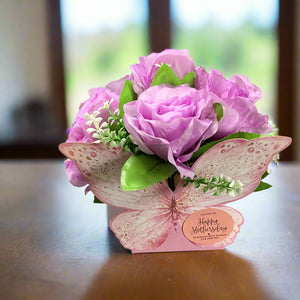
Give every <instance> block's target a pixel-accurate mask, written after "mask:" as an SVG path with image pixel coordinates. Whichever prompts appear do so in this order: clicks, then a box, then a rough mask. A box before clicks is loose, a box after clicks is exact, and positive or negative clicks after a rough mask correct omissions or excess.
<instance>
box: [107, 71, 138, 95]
mask: <svg viewBox="0 0 300 300" xmlns="http://www.w3.org/2000/svg"><path fill="white" fill-rule="evenodd" d="M131 77H132V75H126V76H124V77H122V78H120V79H118V80H115V81H112V82H110V83H108V84H107V85H106V86H105V87H106V88H108V89H110V90H111V91H113V92H115V93H117V94H118V95H120V94H121V92H122V90H123V87H124V84H125V81H126V80H131V79H132V78H131Z"/></svg>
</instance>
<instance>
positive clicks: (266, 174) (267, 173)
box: [261, 171, 270, 179]
mask: <svg viewBox="0 0 300 300" xmlns="http://www.w3.org/2000/svg"><path fill="white" fill-rule="evenodd" d="M268 175H270V173H269V172H268V171H266V172H265V173H264V174H263V176H262V177H261V179H264V178H266V177H267V176H268Z"/></svg>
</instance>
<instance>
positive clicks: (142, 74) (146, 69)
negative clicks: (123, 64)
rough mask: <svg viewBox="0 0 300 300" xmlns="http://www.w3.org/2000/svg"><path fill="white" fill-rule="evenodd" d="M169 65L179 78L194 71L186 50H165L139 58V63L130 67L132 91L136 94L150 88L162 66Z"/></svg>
mask: <svg viewBox="0 0 300 300" xmlns="http://www.w3.org/2000/svg"><path fill="white" fill-rule="evenodd" d="M163 63H164V64H167V65H169V66H170V67H171V68H172V70H173V71H174V72H175V73H176V75H177V76H178V77H179V78H182V77H184V76H185V75H186V74H188V73H190V72H191V71H193V70H194V68H195V64H194V62H193V60H192V59H191V57H190V55H189V52H188V51H187V50H173V49H166V50H164V51H162V52H160V53H151V54H150V55H148V56H143V57H140V63H139V64H135V65H132V66H131V67H130V69H131V71H132V80H133V89H134V91H135V92H136V93H137V94H140V93H141V92H142V91H144V90H146V89H147V88H149V87H150V86H151V83H152V80H153V78H154V77H155V74H156V72H157V70H158V69H159V67H160V66H161V65H162V64H163Z"/></svg>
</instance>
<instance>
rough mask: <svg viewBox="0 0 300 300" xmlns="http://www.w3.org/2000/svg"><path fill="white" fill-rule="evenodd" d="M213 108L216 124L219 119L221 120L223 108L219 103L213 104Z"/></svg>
mask: <svg viewBox="0 0 300 300" xmlns="http://www.w3.org/2000/svg"><path fill="white" fill-rule="evenodd" d="M213 107H214V110H215V113H216V114H217V120H218V122H220V121H221V119H222V118H223V106H222V104H221V103H218V102H216V103H214V104H213Z"/></svg>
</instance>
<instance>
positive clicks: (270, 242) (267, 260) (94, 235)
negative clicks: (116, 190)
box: [0, 161, 300, 300]
mask: <svg viewBox="0 0 300 300" xmlns="http://www.w3.org/2000/svg"><path fill="white" fill-rule="evenodd" d="M273 169H274V170H273V173H272V175H271V176H269V177H270V179H269V180H268V181H269V182H270V183H271V184H274V186H273V188H272V189H270V190H268V191H264V192H259V193H254V194H252V195H250V196H248V197H246V198H245V199H242V200H239V201H237V202H236V203H233V204H231V206H233V207H234V208H236V209H238V210H239V211H240V212H241V213H242V214H243V215H244V217H245V223H244V225H243V226H242V228H241V232H240V233H239V234H238V236H237V239H236V241H235V243H234V244H232V245H230V246H228V247H227V249H226V250H219V251H199V252H177V253H157V254H135V255H132V254H130V252H129V251H127V250H125V249H123V248H122V247H121V246H120V244H119V242H118V241H117V240H116V239H115V237H114V236H113V234H112V233H111V232H110V231H109V230H108V229H107V220H106V206H105V205H104V204H93V197H92V195H88V196H84V190H83V189H78V188H75V187H73V186H71V185H70V184H69V182H68V180H67V177H66V176H65V170H64V165H63V162H62V161H15V162H14V161H2V162H1V163H0V299H4V300H6V299H30V300H31V299H43V300H45V299H141V300H144V299H151V300H152V299H289V300H290V299H300V263H299V262H300V242H299V240H300V164H284V163H282V164H281V166H280V167H279V168H273Z"/></svg>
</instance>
